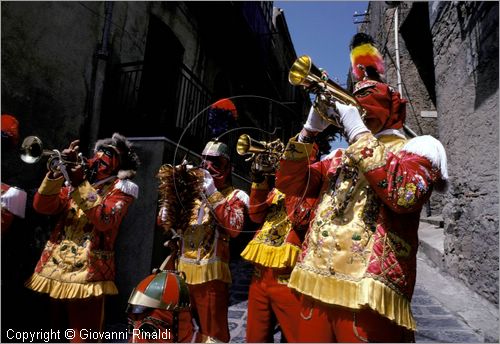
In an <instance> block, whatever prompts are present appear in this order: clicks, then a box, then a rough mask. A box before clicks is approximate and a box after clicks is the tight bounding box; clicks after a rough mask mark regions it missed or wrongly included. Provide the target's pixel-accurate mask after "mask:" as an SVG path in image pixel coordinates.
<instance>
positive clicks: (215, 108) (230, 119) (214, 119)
mask: <svg viewBox="0 0 500 344" xmlns="http://www.w3.org/2000/svg"><path fill="white" fill-rule="evenodd" d="M237 118H238V112H237V111H236V107H235V106H234V103H233V102H232V101H231V100H229V99H227V98H223V99H220V100H218V101H217V102H215V103H213V104H212V106H210V108H209V109H208V129H209V130H210V134H211V136H212V137H219V135H221V134H223V133H224V132H226V131H228V130H229V129H231V128H233V127H235V124H236V119H237Z"/></svg>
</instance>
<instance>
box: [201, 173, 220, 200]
mask: <svg viewBox="0 0 500 344" xmlns="http://www.w3.org/2000/svg"><path fill="white" fill-rule="evenodd" d="M215 191H217V188H216V187H215V183H214V178H213V177H212V175H211V174H210V172H208V171H207V170H203V192H204V193H205V195H206V196H207V197H210V196H212V194H213V193H214V192H215Z"/></svg>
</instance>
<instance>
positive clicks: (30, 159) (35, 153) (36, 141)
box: [20, 136, 55, 164]
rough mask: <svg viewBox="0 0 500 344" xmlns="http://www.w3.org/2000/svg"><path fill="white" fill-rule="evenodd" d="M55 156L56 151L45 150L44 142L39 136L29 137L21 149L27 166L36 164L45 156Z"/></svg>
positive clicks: (22, 158) (22, 157)
mask: <svg viewBox="0 0 500 344" xmlns="http://www.w3.org/2000/svg"><path fill="white" fill-rule="evenodd" d="M53 154H55V153H54V151H51V150H44V149H43V143H42V140H41V139H40V138H39V137H38V136H28V137H26V138H25V139H24V140H23V143H22V144H21V148H20V155H21V160H22V161H24V162H25V163H27V164H34V163H35V162H37V161H38V160H40V159H41V158H42V157H43V156H50V155H53Z"/></svg>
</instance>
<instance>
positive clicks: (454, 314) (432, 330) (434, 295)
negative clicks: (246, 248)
mask: <svg viewBox="0 0 500 344" xmlns="http://www.w3.org/2000/svg"><path fill="white" fill-rule="evenodd" d="M427 254H429V252H428V251H426V250H423V249H421V251H420V252H419V255H418V256H417V259H418V263H417V264H418V272H417V284H416V287H415V292H414V295H413V300H412V309H413V315H414V317H415V319H416V321H417V333H416V342H418V343H482V342H494V341H495V338H488V336H484V335H483V334H482V333H481V329H480V327H483V328H484V327H485V326H487V324H485V323H486V322H491V323H492V324H489V326H491V327H494V326H495V325H494V323H495V321H496V322H497V321H498V313H496V317H497V318H496V319H497V320H495V314H494V311H493V314H490V313H488V309H487V307H484V306H482V305H481V304H480V301H478V300H474V296H471V294H470V291H468V290H467V289H466V288H465V287H464V286H461V285H457V282H456V280H454V279H452V278H450V277H449V276H446V275H444V274H442V273H441V272H440V271H439V270H438V269H437V268H436V267H434V266H433V263H432V261H431V260H430V258H429V257H428V256H427ZM231 270H232V274H233V285H232V286H231V298H230V307H229V329H230V331H231V342H235V343H243V342H245V328H246V327H245V326H246V318H247V304H248V285H249V282H250V279H251V275H252V266H251V265H250V264H248V263H247V262H245V261H243V260H241V259H237V260H236V259H235V260H234V261H233V263H232V265H231ZM460 308H462V309H460ZM465 308H467V309H468V310H467V311H465V310H464V309H465ZM474 308H476V309H474ZM471 314H473V316H474V317H473V318H472V320H471ZM274 339H275V342H276V343H279V342H280V339H281V336H280V332H279V330H277V332H276V334H275V336H274ZM497 340H498V339H497Z"/></svg>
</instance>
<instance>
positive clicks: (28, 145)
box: [20, 136, 87, 183]
mask: <svg viewBox="0 0 500 344" xmlns="http://www.w3.org/2000/svg"><path fill="white" fill-rule="evenodd" d="M20 155H21V160H22V161H24V162H25V163H27V164H34V163H36V162H38V161H39V160H40V159H42V158H43V157H49V158H48V160H47V169H48V170H49V171H51V172H53V173H54V172H57V171H59V172H61V173H62V174H63V175H64V178H65V179H66V182H67V183H70V179H69V176H68V173H67V170H66V166H71V165H73V166H74V165H83V166H86V165H87V159H86V158H84V157H83V155H82V153H79V154H78V156H77V160H76V161H70V160H67V159H65V158H64V156H63V155H62V154H61V152H60V151H59V150H57V149H53V150H49V149H44V148H43V142H42V140H41V139H40V138H39V137H38V136H28V137H26V138H25V139H24V140H23V142H22V144H21V148H20Z"/></svg>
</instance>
